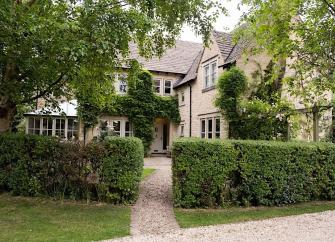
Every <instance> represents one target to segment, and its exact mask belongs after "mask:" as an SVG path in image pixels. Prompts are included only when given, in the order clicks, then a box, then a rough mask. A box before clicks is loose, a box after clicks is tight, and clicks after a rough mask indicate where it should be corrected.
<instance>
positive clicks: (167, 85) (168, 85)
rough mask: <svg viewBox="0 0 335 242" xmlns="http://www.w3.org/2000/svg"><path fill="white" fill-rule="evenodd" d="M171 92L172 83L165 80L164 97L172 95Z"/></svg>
mask: <svg viewBox="0 0 335 242" xmlns="http://www.w3.org/2000/svg"><path fill="white" fill-rule="evenodd" d="M171 90H172V81H171V80H164V95H166V96H168V95H171Z"/></svg>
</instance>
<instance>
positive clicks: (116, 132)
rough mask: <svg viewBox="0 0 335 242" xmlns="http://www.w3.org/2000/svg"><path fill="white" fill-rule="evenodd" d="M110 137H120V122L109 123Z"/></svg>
mask: <svg viewBox="0 0 335 242" xmlns="http://www.w3.org/2000/svg"><path fill="white" fill-rule="evenodd" d="M109 128H110V130H111V133H112V134H111V135H112V136H121V120H112V121H111V122H110V123H109Z"/></svg>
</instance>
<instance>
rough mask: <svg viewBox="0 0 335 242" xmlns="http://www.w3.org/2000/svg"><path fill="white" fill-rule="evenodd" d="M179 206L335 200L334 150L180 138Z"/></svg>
mask: <svg viewBox="0 0 335 242" xmlns="http://www.w3.org/2000/svg"><path fill="white" fill-rule="evenodd" d="M172 157H173V166H172V170H173V192H174V203H175V206H178V207H179V206H180V207H187V208H189V207H215V206H225V205H230V204H234V205H253V206H258V205H268V206H271V205H282V204H292V203H298V202H304V201H310V200H327V199H329V200H330V199H335V145H333V144H330V143H304V142H300V143H295V142H286V143H285V142H274V141H273V142H270V141H209V140H200V139H179V140H177V141H176V142H174V144H173V154H172Z"/></svg>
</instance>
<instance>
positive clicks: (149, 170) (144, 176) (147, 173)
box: [142, 168, 155, 181]
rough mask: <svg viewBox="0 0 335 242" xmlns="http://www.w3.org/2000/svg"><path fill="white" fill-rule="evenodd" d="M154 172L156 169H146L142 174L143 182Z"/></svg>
mask: <svg viewBox="0 0 335 242" xmlns="http://www.w3.org/2000/svg"><path fill="white" fill-rule="evenodd" d="M154 171H155V169H152V168H144V169H143V173H142V181H143V180H144V179H145V178H147V177H148V176H150V175H151V174H152V173H153V172H154Z"/></svg>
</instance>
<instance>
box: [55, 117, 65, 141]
mask: <svg viewBox="0 0 335 242" xmlns="http://www.w3.org/2000/svg"><path fill="white" fill-rule="evenodd" d="M55 121H56V127H55V136H57V137H60V138H65V133H66V132H65V119H63V118H56V119H55Z"/></svg>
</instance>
